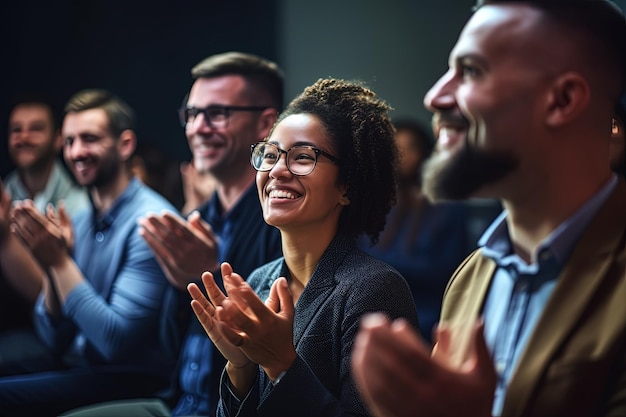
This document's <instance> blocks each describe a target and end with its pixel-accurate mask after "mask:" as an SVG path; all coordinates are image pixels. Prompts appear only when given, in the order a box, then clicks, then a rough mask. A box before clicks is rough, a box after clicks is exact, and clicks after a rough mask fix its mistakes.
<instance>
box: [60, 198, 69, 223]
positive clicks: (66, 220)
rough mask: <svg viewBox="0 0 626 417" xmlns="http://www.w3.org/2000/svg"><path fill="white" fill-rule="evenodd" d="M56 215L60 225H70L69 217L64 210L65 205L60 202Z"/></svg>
mask: <svg viewBox="0 0 626 417" xmlns="http://www.w3.org/2000/svg"><path fill="white" fill-rule="evenodd" d="M57 214H58V216H59V220H60V221H61V224H62V225H68V224H70V223H71V221H70V216H68V214H67V211H66V210H65V204H64V203H63V202H62V201H60V202H59V204H58V205H57Z"/></svg>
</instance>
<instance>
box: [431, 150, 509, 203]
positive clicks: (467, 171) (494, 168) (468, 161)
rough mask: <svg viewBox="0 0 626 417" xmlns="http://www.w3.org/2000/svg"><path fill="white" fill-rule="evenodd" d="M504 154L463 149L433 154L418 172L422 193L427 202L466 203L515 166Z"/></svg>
mask: <svg viewBox="0 0 626 417" xmlns="http://www.w3.org/2000/svg"><path fill="white" fill-rule="evenodd" d="M518 163H519V161H518V159H517V158H516V157H515V156H514V155H512V154H511V153H508V152H501V151H484V150H480V149H476V148H474V147H472V146H468V144H467V143H466V144H465V146H464V147H463V148H462V149H460V150H459V151H457V152H456V153H455V154H454V155H452V156H442V155H441V154H440V153H437V152H435V153H434V154H433V155H432V156H431V157H430V158H429V159H428V160H427V161H426V162H425V163H424V168H423V170H422V188H423V193H424V195H425V196H426V198H428V199H429V200H430V201H431V202H438V201H444V200H466V199H468V198H470V197H472V196H473V195H474V194H475V193H476V192H477V191H478V190H480V189H481V188H482V187H483V186H485V185H488V184H492V183H494V182H496V181H498V180H501V179H502V178H504V177H505V176H506V175H507V174H508V173H510V172H511V171H513V170H514V169H515V168H516V167H517V166H518Z"/></svg>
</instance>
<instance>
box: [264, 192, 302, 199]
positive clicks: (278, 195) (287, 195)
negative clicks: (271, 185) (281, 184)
mask: <svg viewBox="0 0 626 417" xmlns="http://www.w3.org/2000/svg"><path fill="white" fill-rule="evenodd" d="M269 195H270V198H288V199H290V200H294V199H296V198H297V196H296V195H295V194H293V193H290V192H289V191H285V190H272V191H270V194H269Z"/></svg>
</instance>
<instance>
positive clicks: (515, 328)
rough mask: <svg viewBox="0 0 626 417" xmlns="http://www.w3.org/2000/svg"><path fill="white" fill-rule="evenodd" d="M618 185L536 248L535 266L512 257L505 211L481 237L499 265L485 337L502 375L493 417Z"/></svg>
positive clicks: (487, 309)
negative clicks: (578, 248) (561, 280)
mask: <svg viewBox="0 0 626 417" xmlns="http://www.w3.org/2000/svg"><path fill="white" fill-rule="evenodd" d="M616 185H617V177H616V176H615V175H614V176H613V177H612V178H611V180H610V181H609V182H608V183H607V184H606V185H605V186H603V187H602V189H601V190H600V191H598V192H597V193H596V195H595V196H594V197H593V198H592V199H590V200H589V201H588V202H587V203H585V204H584V205H583V206H582V207H581V208H580V209H578V210H577V211H576V212H575V213H574V214H573V215H572V216H570V217H569V218H568V219H567V220H565V221H564V222H563V223H561V225H559V226H558V227H557V228H556V229H555V230H554V231H553V232H552V233H550V235H548V236H547V237H546V238H545V239H544V240H543V241H542V242H541V243H540V244H539V245H538V246H537V248H535V250H534V252H533V253H532V254H531V259H532V262H531V263H530V264H527V263H526V262H525V261H524V260H523V259H522V258H520V257H519V256H518V255H516V254H515V253H514V252H513V247H512V245H511V241H510V237H509V231H508V226H507V222H506V217H507V212H506V211H504V212H503V213H502V214H501V215H500V216H499V217H498V218H497V219H496V220H495V221H494V222H493V223H492V225H491V226H489V228H488V229H487V230H486V231H485V233H484V234H483V236H482V237H481V238H480V241H479V245H480V246H482V247H483V255H484V256H485V257H487V258H491V259H493V260H494V261H495V262H496V264H497V269H496V272H495V275H494V277H493V280H492V282H491V287H490V288H489V292H488V294H487V298H486V301H485V306H484V310H483V317H484V320H485V338H486V341H487V345H488V346H489V347H490V350H491V353H492V356H493V360H494V364H495V368H496V372H497V375H498V380H497V385H496V392H495V397H494V403H493V415H494V416H499V415H500V414H501V413H502V407H503V405H504V398H505V396H506V389H507V386H508V384H509V382H510V380H511V377H512V375H513V373H514V372H515V367H516V365H517V363H518V361H519V358H520V357H521V355H522V352H523V351H524V348H525V346H526V343H527V342H528V339H529V338H530V335H531V334H532V332H533V330H534V328H535V325H536V324H537V321H538V320H539V317H540V316H541V314H542V313H543V310H544V307H545V306H546V304H547V302H548V300H549V298H550V295H551V294H552V291H553V290H554V287H555V286H556V283H557V280H558V277H559V275H560V272H561V270H562V269H563V267H564V265H565V264H566V263H567V260H568V258H569V256H570V254H571V252H572V250H573V249H574V246H575V244H576V242H577V241H578V238H579V237H580V235H581V234H582V233H583V231H584V229H585V228H586V227H587V225H588V224H589V223H590V222H591V220H592V219H593V217H594V215H595V214H596V213H597V211H598V210H599V209H600V207H601V206H602V204H603V203H604V202H605V201H606V199H607V198H608V197H609V195H610V194H611V192H612V191H613V189H614V188H615V186H616Z"/></svg>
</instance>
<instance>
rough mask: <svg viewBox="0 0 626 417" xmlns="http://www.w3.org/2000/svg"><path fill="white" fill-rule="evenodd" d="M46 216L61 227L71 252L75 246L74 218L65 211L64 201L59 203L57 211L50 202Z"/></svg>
mask: <svg viewBox="0 0 626 417" xmlns="http://www.w3.org/2000/svg"><path fill="white" fill-rule="evenodd" d="M46 217H47V218H48V220H50V221H51V222H52V223H54V224H55V225H56V226H57V227H58V228H59V229H60V231H61V235H62V236H63V239H65V246H66V247H67V248H68V250H69V251H70V252H71V250H72V248H74V229H73V228H72V220H71V219H70V216H69V215H68V214H67V212H66V211H65V204H64V203H63V201H59V203H58V204H57V211H56V212H55V211H54V206H52V204H48V207H47V208H46Z"/></svg>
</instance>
